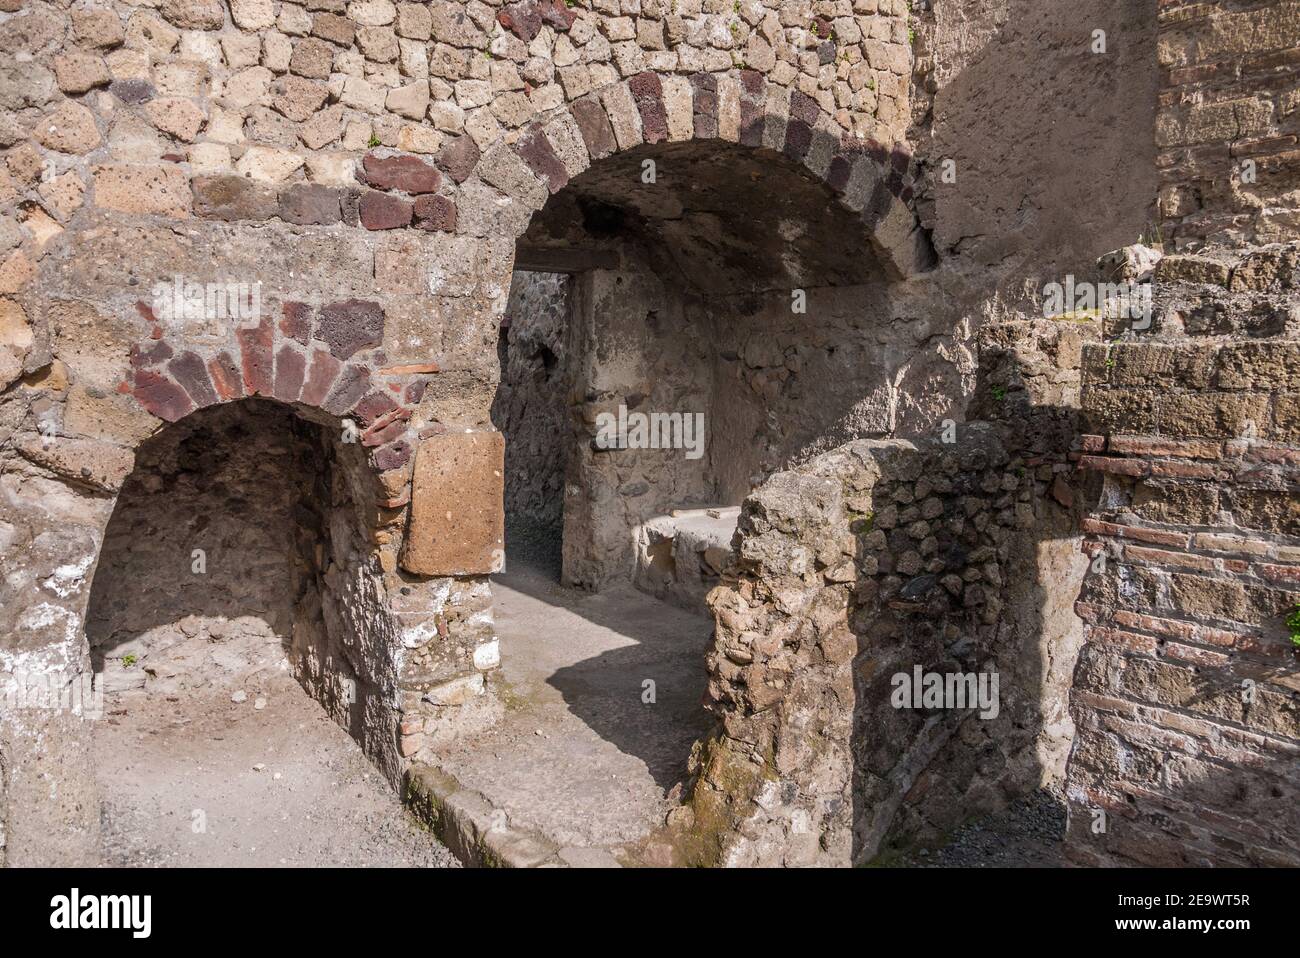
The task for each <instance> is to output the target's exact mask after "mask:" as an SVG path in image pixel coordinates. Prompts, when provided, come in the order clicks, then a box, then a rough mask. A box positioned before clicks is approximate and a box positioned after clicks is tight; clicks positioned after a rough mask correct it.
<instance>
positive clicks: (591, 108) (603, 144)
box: [572, 95, 618, 160]
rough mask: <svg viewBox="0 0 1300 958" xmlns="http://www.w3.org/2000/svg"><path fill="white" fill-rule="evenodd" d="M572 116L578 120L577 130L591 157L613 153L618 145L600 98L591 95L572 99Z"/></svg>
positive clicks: (598, 157)
mask: <svg viewBox="0 0 1300 958" xmlns="http://www.w3.org/2000/svg"><path fill="white" fill-rule="evenodd" d="M572 109H573V118H574V119H575V120H577V121H578V130H579V132H581V133H582V140H583V142H584V143H585V144H586V145H587V152H588V153H590V154H591V157H592V159H596V160H598V159H600V158H601V157H605V156H608V155H609V154H611V153H613V152H614V150H615V149H616V148H617V147H618V144H617V142H616V141H615V140H614V130H613V128H612V127H611V126H610V125H609V116H608V115H607V114H606V113H605V107H604V106H603V105H602V104H601V102H600V100H599V99H598V98H597V97H596V96H594V95H592V96H585V97H583V98H582V99H580V100H575V101H573V107H572Z"/></svg>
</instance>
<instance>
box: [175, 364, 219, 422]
mask: <svg viewBox="0 0 1300 958" xmlns="http://www.w3.org/2000/svg"><path fill="white" fill-rule="evenodd" d="M167 371H168V372H169V373H171V374H172V378H173V379H175V380H176V382H177V383H179V384H180V386H181V388H182V389H184V390H185V391H186V392H187V393H189V395H190V399H192V400H194V405H195V406H197V407H199V408H202V407H204V406H211V405H213V404H214V403H216V401H217V393H216V390H214V389H213V388H212V381H211V380H210V379H208V370H207V367H206V366H205V365H204V363H203V357H202V356H200V355H199V354H198V353H196V352H193V351H189V350H187V351H186V352H183V353H181V354H180V355H179V356H177V357H176V358H175V359H173V360H172V361H171V362H170V363H168V364H167Z"/></svg>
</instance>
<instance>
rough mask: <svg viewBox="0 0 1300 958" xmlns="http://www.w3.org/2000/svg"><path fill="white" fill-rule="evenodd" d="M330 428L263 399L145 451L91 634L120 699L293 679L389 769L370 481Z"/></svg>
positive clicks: (353, 448) (391, 667)
mask: <svg viewBox="0 0 1300 958" xmlns="http://www.w3.org/2000/svg"><path fill="white" fill-rule="evenodd" d="M320 420H321V421H319V422H317V421H311V420H309V419H306V418H303V417H302V416H300V415H298V414H297V413H295V411H294V410H293V409H292V408H291V407H289V406H286V405H282V404H278V403H274V402H270V401H266V400H260V399H250V400H244V401H241V402H237V403H231V404H227V405H221V406H213V407H210V408H208V409H205V410H201V411H199V412H196V413H194V414H192V415H190V416H189V417H187V418H185V419H183V420H181V421H180V422H178V423H175V424H172V425H170V426H168V427H165V428H164V429H163V430H162V431H161V432H159V433H158V434H157V435H155V436H154V437H153V438H151V439H149V440H147V441H145V442H144V443H143V444H141V446H140V447H139V449H138V451H137V455H136V464H135V469H134V471H133V472H132V473H131V475H130V476H129V477H128V478H127V480H126V482H125V484H124V485H123V487H122V490H121V492H120V494H119V496H118V500H117V504H116V507H115V508H114V511H113V515H112V518H111V520H110V521H109V524H108V527H107V530H106V532H105V536H104V544H103V548H102V549H101V551H100V555H99V560H98V565H97V567H96V570H95V574H94V579H93V584H92V590H91V597H90V603H89V610H88V615H87V625H86V634H87V638H88V640H89V645H90V653H91V660H92V663H93V665H94V667H95V669H96V670H97V671H99V672H101V673H102V674H103V676H104V679H105V683H106V687H107V689H108V690H109V691H110V692H114V691H127V690H131V689H143V690H145V691H147V692H150V693H154V694H160V695H161V694H178V693H183V692H184V691H185V690H187V689H195V688H198V687H213V686H216V687H221V686H222V685H230V686H232V687H237V686H238V684H239V683H240V682H241V681H242V680H243V679H244V678H245V677H246V676H248V675H250V674H252V673H255V672H257V671H260V670H264V669H278V668H281V667H284V666H285V665H287V667H289V668H290V669H291V670H292V671H293V674H294V675H295V676H296V677H297V679H298V681H299V682H300V683H301V684H302V686H303V688H304V689H306V690H307V692H308V693H309V694H310V695H311V696H312V697H313V698H315V699H316V700H317V701H318V702H320V703H321V705H322V706H323V707H324V708H325V710H326V712H327V713H328V714H329V715H330V716H331V717H332V718H333V719H334V720H335V721H336V722H338V723H339V724H340V725H342V726H343V727H344V728H346V729H348V730H349V731H350V732H351V733H352V734H353V735H354V736H355V737H356V738H357V739H358V740H359V741H360V742H361V743H362V744H363V746H364V747H366V749H367V751H368V752H369V753H370V754H371V755H372V756H374V757H376V758H377V759H380V761H381V765H383V764H385V763H386V762H387V761H389V759H387V758H385V756H386V753H391V751H392V741H393V730H392V728H391V726H392V724H393V719H392V718H391V717H390V716H391V712H392V710H391V709H390V708H384V707H383V706H382V703H383V702H386V701H391V699H392V697H393V691H392V690H393V687H394V685H395V682H396V678H397V675H396V663H395V660H394V652H393V649H392V648H390V642H389V641H388V635H389V634H390V633H391V631H392V624H391V619H390V617H389V616H388V614H387V611H386V609H385V608H384V603H383V601H382V598H381V597H382V595H383V591H382V586H381V584H380V583H379V580H378V576H377V570H376V569H375V567H374V565H373V564H372V563H371V562H370V557H369V549H368V546H367V538H368V537H367V535H366V533H365V528H366V512H367V509H369V508H373V504H372V503H371V502H370V501H369V500H370V497H371V495H372V493H371V492H370V491H369V490H370V487H369V484H368V479H369V475H368V467H367V465H366V463H365V461H364V458H363V454H362V453H361V452H360V451H359V447H358V445H356V444H348V443H345V442H342V441H341V439H340V436H341V434H340V433H339V432H338V431H337V429H336V427H334V426H332V425H327V424H326V420H327V417H320Z"/></svg>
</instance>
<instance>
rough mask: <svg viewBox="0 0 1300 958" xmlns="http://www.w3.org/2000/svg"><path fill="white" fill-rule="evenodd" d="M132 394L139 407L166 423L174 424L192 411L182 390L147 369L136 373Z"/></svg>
mask: <svg viewBox="0 0 1300 958" xmlns="http://www.w3.org/2000/svg"><path fill="white" fill-rule="evenodd" d="M133 392H134V395H135V398H136V400H137V401H138V402H139V403H140V405H141V406H143V407H144V408H145V409H147V410H148V411H149V412H151V413H152V414H153V415H155V416H157V417H158V418H159V419H162V420H165V421H166V422H176V420H178V419H181V418H183V417H184V416H188V415H189V414H190V413H191V412H193V411H194V404H193V403H192V402H190V397H189V395H188V394H187V393H186V392H185V390H184V389H182V388H181V387H180V386H178V385H176V383H174V382H172V381H171V380H170V379H168V378H167V377H166V376H160V375H159V374H158V373H155V372H153V371H151V370H148V369H140V370H137V371H136V374H135V389H134V390H133Z"/></svg>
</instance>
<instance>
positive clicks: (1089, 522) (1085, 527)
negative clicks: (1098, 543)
mask: <svg viewBox="0 0 1300 958" xmlns="http://www.w3.org/2000/svg"><path fill="white" fill-rule="evenodd" d="M1079 528H1080V529H1081V530H1082V531H1084V532H1086V533H1088V534H1089V535H1094V536H1117V535H1119V534H1120V527H1119V526H1117V525H1115V523H1113V522H1102V521H1101V520H1100V519H1094V518H1092V517H1091V516H1084V517H1083V518H1082V519H1080V520H1079Z"/></svg>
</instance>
